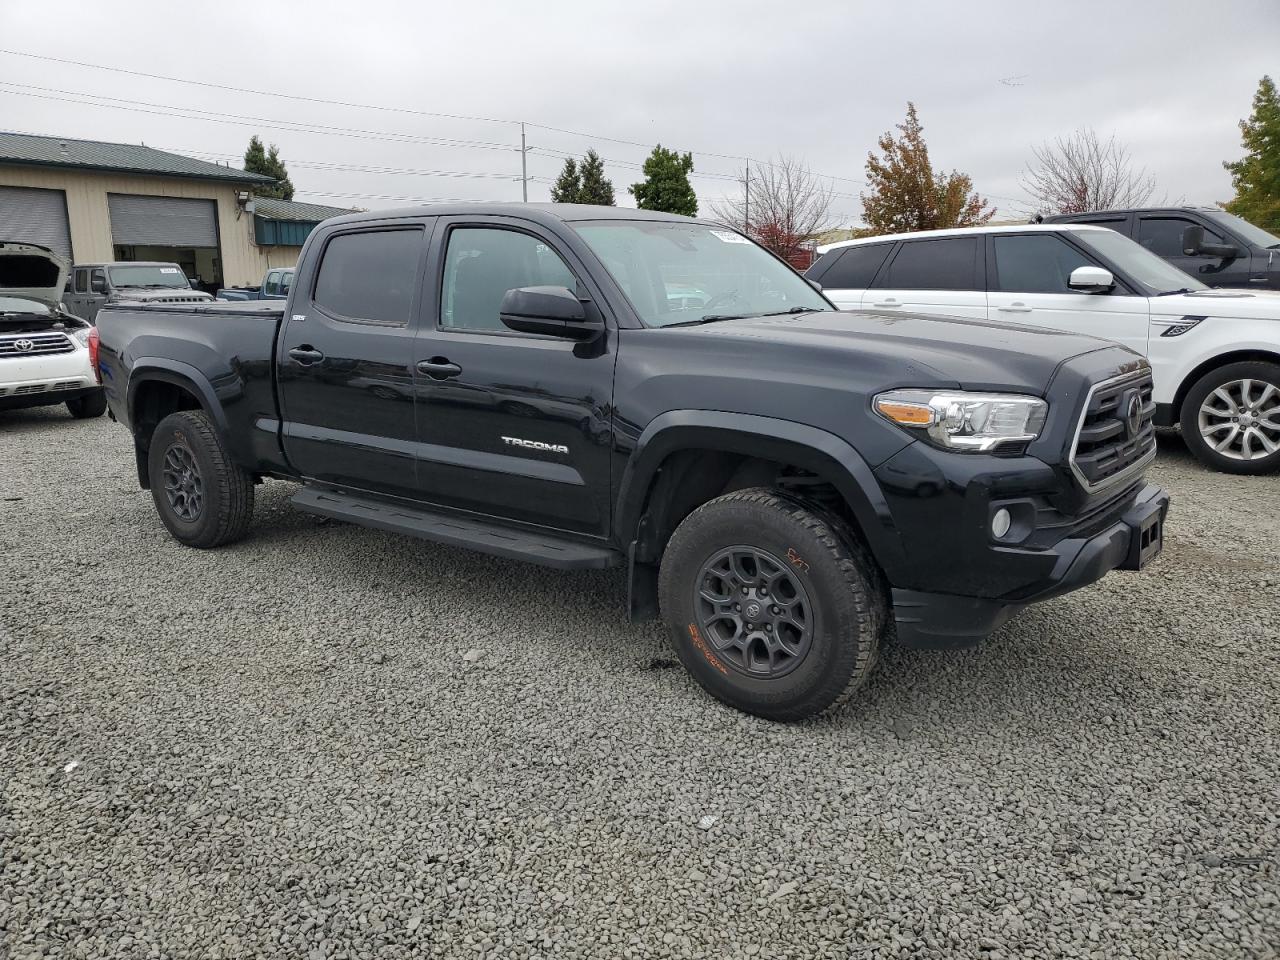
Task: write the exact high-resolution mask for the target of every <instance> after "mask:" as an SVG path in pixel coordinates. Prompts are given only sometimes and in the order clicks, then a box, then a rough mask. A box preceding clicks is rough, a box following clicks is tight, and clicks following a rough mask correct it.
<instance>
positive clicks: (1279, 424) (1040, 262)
mask: <svg viewBox="0 0 1280 960" xmlns="http://www.w3.org/2000/svg"><path fill="white" fill-rule="evenodd" d="M818 252H819V253H821V254H822V256H821V257H820V258H819V259H818V260H817V262H815V263H814V265H813V266H812V267H810V268H809V270H808V272H807V273H806V274H805V275H806V276H807V277H808V278H809V279H810V280H813V281H815V282H817V283H818V284H820V285H821V286H822V290H823V292H824V293H825V294H826V295H827V296H828V297H830V298H831V300H833V301H834V302H835V303H836V304H837V305H839V306H840V307H842V308H844V309H867V310H875V311H877V312H882V313H884V312H893V311H914V312H919V313H941V314H949V315H952V316H961V317H972V318H974V319H975V320H983V321H990V322H995V323H1017V324H1021V325H1024V326H1039V327H1051V328H1055V329H1059V330H1070V331H1074V332H1077V333H1088V334H1092V335H1094V336H1097V337H1103V338H1105V339H1108V340H1115V341H1118V342H1120V343H1122V344H1124V345H1125V346H1127V347H1131V348H1132V349H1134V350H1136V351H1138V352H1139V353H1142V354H1145V355H1146V356H1147V357H1149V358H1150V360H1151V367H1152V373H1153V375H1154V377H1155V393H1154V399H1155V402H1156V423H1157V424H1161V425H1164V426H1172V425H1174V424H1175V423H1176V424H1180V425H1181V427H1182V434H1183V436H1184V437H1185V438H1186V443H1187V446H1188V447H1189V448H1190V449H1191V452H1192V453H1194V454H1195V455H1196V457H1198V458H1199V459H1200V460H1201V461H1203V462H1204V463H1206V464H1208V465H1210V466H1212V467H1214V468H1216V469H1218V470H1224V471H1227V472H1230V473H1265V472H1268V471H1271V470H1275V469H1277V468H1280V293H1271V292H1254V291H1250V292H1245V291H1242V290H1214V289H1210V288H1209V287H1206V286H1205V285H1204V284H1203V283H1201V282H1200V281H1199V280H1196V279H1195V278H1194V277H1191V276H1190V275H1188V274H1186V273H1183V272H1182V271H1181V270H1179V269H1178V268H1176V267H1174V266H1171V265H1170V264H1168V263H1166V262H1165V261H1164V260H1162V259H1161V258H1160V257H1157V256H1155V255H1154V254H1152V253H1150V252H1149V251H1147V250H1144V249H1143V248H1142V247H1141V246H1139V245H1138V244H1136V243H1134V242H1133V241H1132V240H1130V239H1128V238H1127V237H1123V236H1121V235H1120V234H1118V233H1116V232H1115V231H1114V230H1108V229H1106V228H1105V227H1091V226H1082V225H1076V224H1047V223H1046V224H1034V225H1028V226H1015V227H975V228H969V229H959V230H932V231H926V232H922V233H902V234H895V235H893V236H882V237H869V238H866V239H861V240H846V241H844V242H841V243H833V244H829V245H827V246H823V247H819V248H818ZM998 338H999V331H998V329H994V330H993V331H992V342H993V343H996V342H998Z"/></svg>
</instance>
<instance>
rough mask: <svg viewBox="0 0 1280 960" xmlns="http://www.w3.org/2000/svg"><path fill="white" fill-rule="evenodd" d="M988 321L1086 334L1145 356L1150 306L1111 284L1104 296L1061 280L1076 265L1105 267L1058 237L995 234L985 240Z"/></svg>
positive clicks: (1027, 234)
mask: <svg viewBox="0 0 1280 960" xmlns="http://www.w3.org/2000/svg"><path fill="white" fill-rule="evenodd" d="M987 242H988V245H989V251H990V254H989V255H990V259H989V269H988V271H987V276H988V278H989V280H990V284H991V289H990V291H989V292H988V295H987V298H988V300H989V301H990V304H991V319H992V320H1005V321H1008V322H1010V323H1020V324H1027V325H1031V326H1037V327H1049V328H1052V329H1055V330H1069V331H1071V332H1072V333H1087V334H1090V335H1091V336H1095V337H1101V338H1103V339H1105V340H1115V341H1117V342H1119V343H1123V344H1124V345H1125V346H1127V347H1131V348H1132V349H1134V350H1137V351H1138V352H1139V353H1142V354H1145V353H1146V352H1147V331H1148V328H1149V327H1150V317H1151V308H1150V304H1149V302H1148V300H1147V298H1146V297H1145V296H1139V295H1137V294H1136V293H1134V292H1133V291H1131V290H1129V289H1128V288H1127V287H1125V286H1124V284H1123V282H1122V281H1119V280H1117V283H1116V287H1115V289H1114V290H1112V291H1111V292H1110V293H1081V292H1079V291H1076V290H1072V289H1071V288H1070V287H1069V286H1068V285H1067V281H1068V280H1069V279H1070V277H1071V271H1072V270H1074V269H1076V267H1085V266H1095V267H1102V268H1103V269H1108V268H1107V265H1106V264H1104V263H1101V262H1099V261H1098V260H1096V259H1094V258H1093V257H1091V256H1089V255H1087V254H1085V252H1084V251H1083V250H1081V249H1080V248H1079V247H1077V246H1076V245H1075V244H1073V243H1070V242H1069V241H1068V240H1067V239H1066V238H1065V237H1063V236H1062V235H1061V234H1059V233H1049V232H1045V233H995V234H991V235H989V237H988V239H987Z"/></svg>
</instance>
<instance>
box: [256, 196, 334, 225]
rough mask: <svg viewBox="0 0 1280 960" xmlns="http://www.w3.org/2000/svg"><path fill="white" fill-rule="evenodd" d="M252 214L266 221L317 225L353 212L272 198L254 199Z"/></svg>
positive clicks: (317, 204)
mask: <svg viewBox="0 0 1280 960" xmlns="http://www.w3.org/2000/svg"><path fill="white" fill-rule="evenodd" d="M253 212H254V215H255V216H259V217H266V218H267V219H268V220H291V221H301V222H304V223H319V222H320V221H321V220H328V219H329V218H330V217H341V216H345V215H346V214H348V213H355V211H354V210H351V209H348V208H346V207H326V206H323V205H321V204H319V203H302V202H301V201H298V200H277V199H275V198H274V197H254V198H253Z"/></svg>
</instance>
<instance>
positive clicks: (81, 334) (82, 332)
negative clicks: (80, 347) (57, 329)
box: [71, 327, 93, 345]
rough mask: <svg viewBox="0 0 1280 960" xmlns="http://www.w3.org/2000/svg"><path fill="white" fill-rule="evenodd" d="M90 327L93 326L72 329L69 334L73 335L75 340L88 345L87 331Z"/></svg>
mask: <svg viewBox="0 0 1280 960" xmlns="http://www.w3.org/2000/svg"><path fill="white" fill-rule="evenodd" d="M92 329H93V327H81V328H79V329H78V330H72V331H71V335H72V336H73V337H75V338H76V339H77V340H79V341H80V342H81V343H83V344H85V345H88V343H89V331H91V330H92Z"/></svg>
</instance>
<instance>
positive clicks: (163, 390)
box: [126, 357, 227, 490]
mask: <svg viewBox="0 0 1280 960" xmlns="http://www.w3.org/2000/svg"><path fill="white" fill-rule="evenodd" d="M126 403H127V409H128V413H129V429H130V431H131V432H132V433H133V445H134V456H135V460H136V464H137V469H138V482H139V484H140V485H141V486H142V488H143V489H144V490H148V489H150V487H151V479H150V476H149V473H148V470H147V451H148V450H149V449H150V446H151V434H152V432H153V431H154V430H155V428H156V426H157V424H159V423H160V421H161V420H163V419H164V418H165V417H166V416H168V415H169V414H171V413H176V412H177V411H179V410H202V411H204V412H205V413H206V414H208V415H209V418H210V419H211V420H213V422H214V424H215V426H216V427H217V429H218V430H220V431H223V432H224V433H225V431H226V426H227V422H226V416H225V413H224V412H223V410H222V405H221V404H220V403H219V402H218V399H217V395H216V394H215V393H214V390H213V385H212V384H210V383H209V381H208V379H207V378H206V377H205V376H204V375H203V374H202V373H200V371H199V370H198V369H197V368H196V367H193V366H191V365H190V364H187V363H183V362H182V361H180V360H170V359H167V358H163V357H144V358H139V359H138V361H137V362H136V363H135V364H134V366H133V370H132V371H131V373H130V376H129V390H128V394H127V401H126Z"/></svg>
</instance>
